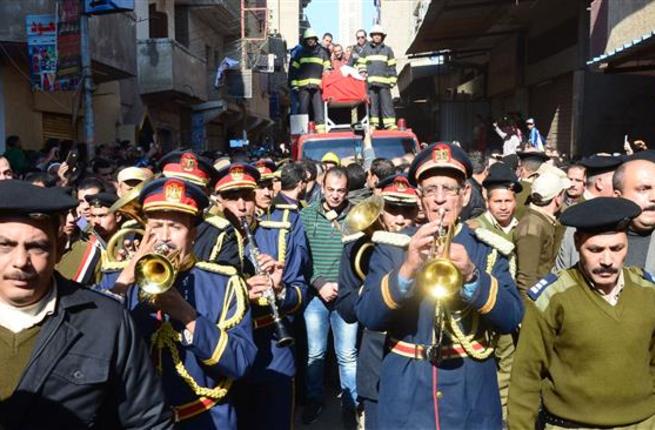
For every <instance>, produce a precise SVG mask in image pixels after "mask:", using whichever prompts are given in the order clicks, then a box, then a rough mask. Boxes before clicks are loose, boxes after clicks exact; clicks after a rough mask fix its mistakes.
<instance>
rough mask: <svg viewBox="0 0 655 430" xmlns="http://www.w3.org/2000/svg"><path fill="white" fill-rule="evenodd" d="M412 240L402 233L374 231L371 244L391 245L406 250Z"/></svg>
mask: <svg viewBox="0 0 655 430" xmlns="http://www.w3.org/2000/svg"><path fill="white" fill-rule="evenodd" d="M411 239H412V238H411V237H409V236H407V235H406V234H402V233H391V232H389V231H376V232H375V233H373V238H372V240H373V243H379V244H382V245H391V246H396V247H398V248H407V246H408V245H409V241H410V240H411Z"/></svg>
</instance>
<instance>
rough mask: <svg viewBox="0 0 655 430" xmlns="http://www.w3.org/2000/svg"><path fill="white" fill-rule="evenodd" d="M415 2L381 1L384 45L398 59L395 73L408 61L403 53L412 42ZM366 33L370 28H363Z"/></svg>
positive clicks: (396, 95)
mask: <svg viewBox="0 0 655 430" xmlns="http://www.w3.org/2000/svg"><path fill="white" fill-rule="evenodd" d="M415 3H416V2H415V0H383V1H382V11H381V15H382V19H381V23H382V25H383V26H384V29H385V31H386V32H387V38H386V39H385V43H386V44H387V45H389V46H390V47H391V49H393V53H394V55H395V56H396V58H398V64H397V66H396V71H397V72H398V73H400V71H401V70H402V69H403V67H405V64H407V62H408V59H407V57H406V56H405V52H406V51H407V48H409V45H411V43H412V41H413V40H414V31H415V30H414V22H415V19H416V18H415V17H414V15H413V12H414V9H415V7H416V4H415ZM365 29H366V32H367V33H368V31H369V30H370V26H367V27H365ZM391 93H392V96H393V97H399V96H400V94H399V93H398V87H395V88H394V89H393V90H392V91H391Z"/></svg>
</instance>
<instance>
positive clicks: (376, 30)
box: [368, 24, 387, 36]
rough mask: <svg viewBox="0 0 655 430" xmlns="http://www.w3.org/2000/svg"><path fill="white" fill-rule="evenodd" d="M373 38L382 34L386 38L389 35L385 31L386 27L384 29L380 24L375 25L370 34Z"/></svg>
mask: <svg viewBox="0 0 655 430" xmlns="http://www.w3.org/2000/svg"><path fill="white" fill-rule="evenodd" d="M368 34H370V35H371V36H372V35H374V34H381V35H383V36H386V35H387V33H386V32H385V31H384V27H382V26H381V25H380V24H375V25H374V26H373V27H372V28H371V31H369V32H368Z"/></svg>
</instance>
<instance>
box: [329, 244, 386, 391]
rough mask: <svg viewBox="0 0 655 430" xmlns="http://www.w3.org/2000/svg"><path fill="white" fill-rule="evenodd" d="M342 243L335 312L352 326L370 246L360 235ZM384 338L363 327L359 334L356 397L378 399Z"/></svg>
mask: <svg viewBox="0 0 655 430" xmlns="http://www.w3.org/2000/svg"><path fill="white" fill-rule="evenodd" d="M377 233H378V232H376V234H377ZM380 233H382V232H380ZM388 234H389V233H388ZM343 241H344V243H345V245H344V248H343V254H342V255H341V262H340V264H339V291H338V293H337V299H336V301H335V309H336V311H337V312H339V315H340V316H341V318H343V319H344V321H346V322H347V323H349V324H352V323H356V322H358V321H357V313H356V310H355V306H356V304H357V300H358V298H359V294H360V292H361V290H362V288H363V285H364V279H365V278H366V274H367V273H368V270H369V263H370V258H371V254H372V253H373V247H374V243H373V242H372V239H371V237H369V236H367V235H364V234H363V233H358V234H356V235H351V236H350V237H348V236H346V237H345V238H344V240H343ZM384 339H385V335H384V333H379V332H376V331H371V330H368V329H366V328H364V330H363V332H362V339H361V342H360V346H359V351H358V354H357V376H356V377H357V381H356V382H357V395H358V396H359V397H362V398H366V399H371V400H376V399H377V398H378V382H379V380H380V368H381V367H382V354H383V351H384Z"/></svg>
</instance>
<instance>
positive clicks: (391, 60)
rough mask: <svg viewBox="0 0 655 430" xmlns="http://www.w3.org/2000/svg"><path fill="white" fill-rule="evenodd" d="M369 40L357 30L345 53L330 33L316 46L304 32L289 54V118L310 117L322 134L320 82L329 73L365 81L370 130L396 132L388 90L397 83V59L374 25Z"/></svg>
mask: <svg viewBox="0 0 655 430" xmlns="http://www.w3.org/2000/svg"><path fill="white" fill-rule="evenodd" d="M369 36H370V40H369V39H368V38H367V34H366V31H365V30H362V29H360V30H357V32H356V34H355V37H356V43H355V44H354V45H351V46H347V47H346V48H345V49H344V47H343V46H342V45H341V44H338V43H334V42H333V36H332V34H331V33H325V34H324V35H323V38H322V39H321V41H320V43H319V40H318V34H316V32H315V31H314V30H313V29H311V28H309V29H307V30H305V32H304V34H303V37H302V41H301V43H300V44H298V46H296V47H295V48H294V49H292V50H291V56H290V57H291V58H290V64H289V87H290V88H291V114H301V115H309V114H310V113H311V118H312V120H313V121H314V123H315V124H316V131H318V132H324V131H325V130H326V128H325V121H326V118H325V112H324V107H323V98H322V94H323V78H324V76H325V75H326V74H328V73H341V74H342V75H343V76H352V77H354V78H355V79H361V80H365V81H366V84H367V88H368V98H369V101H370V115H369V124H370V125H371V126H372V127H374V128H375V127H380V128H385V129H395V128H397V126H396V114H395V110H394V107H393V100H392V98H391V88H393V87H394V86H395V85H396V81H397V74H396V58H395V57H394V53H393V50H392V49H391V47H389V46H388V45H386V44H385V43H384V40H385V38H386V36H387V33H386V31H385V30H384V28H383V27H382V26H381V25H377V24H376V25H374V26H373V27H372V28H371V31H370V33H369ZM310 107H311V109H310Z"/></svg>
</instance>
